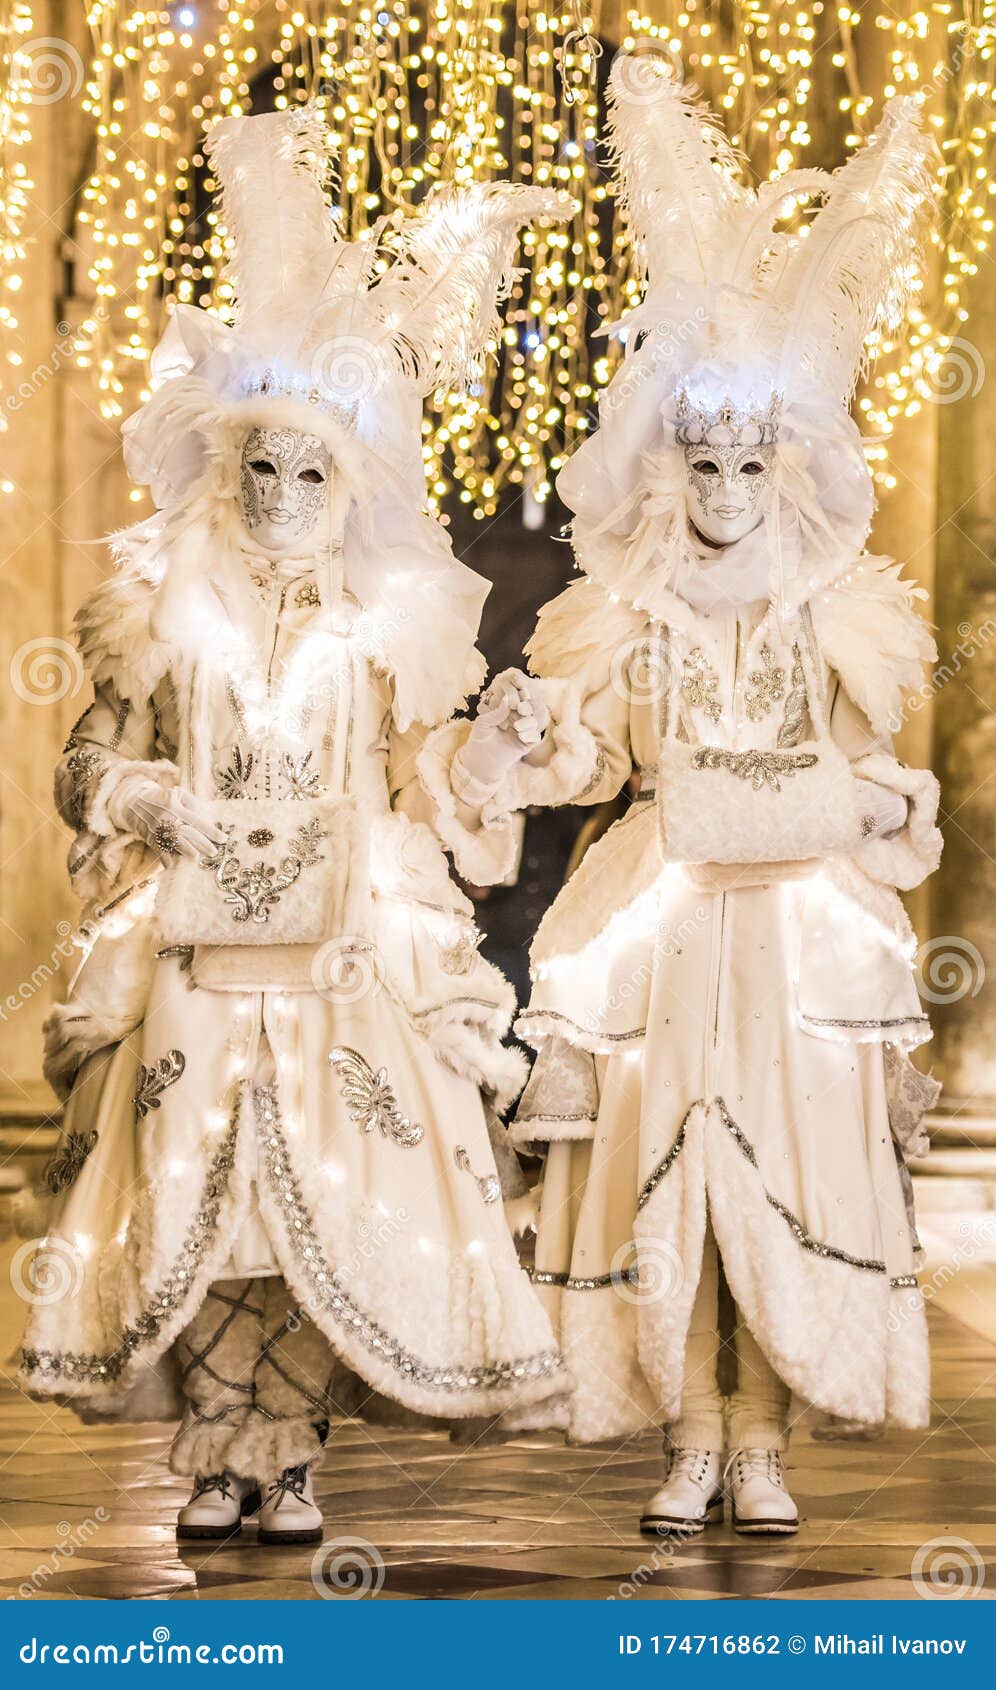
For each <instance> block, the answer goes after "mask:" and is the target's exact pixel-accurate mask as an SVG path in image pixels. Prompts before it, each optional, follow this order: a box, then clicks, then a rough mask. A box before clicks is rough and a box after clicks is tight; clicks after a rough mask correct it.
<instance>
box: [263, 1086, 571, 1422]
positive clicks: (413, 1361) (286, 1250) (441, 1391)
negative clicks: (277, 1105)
mask: <svg viewBox="0 0 996 1690" xmlns="http://www.w3.org/2000/svg"><path fill="white" fill-rule="evenodd" d="M278 1122H279V1116H278V1115H276V1114H271V1115H270V1116H269V1118H268V1119H267V1121H266V1123H265V1136H266V1138H267V1141H268V1142H269V1143H270V1144H271V1145H276V1146H277V1147H278V1148H277V1149H276V1151H275V1155H274V1159H273V1161H272V1162H270V1163H269V1164H268V1167H267V1177H266V1178H264V1179H263V1180H262V1181H261V1182H260V1184H259V1186H258V1198H259V1209H260V1214H261V1217H262V1219H263V1224H264V1226H265V1227H266V1231H267V1235H268V1236H269V1238H270V1239H271V1240H272V1244H273V1249H274V1253H275V1255H276V1257H277V1261H278V1263H279V1265H280V1271H281V1273H282V1275H283V1277H284V1280H285V1282H286V1284H287V1285H288V1286H289V1288H290V1290H291V1293H292V1295H293V1296H294V1297H296V1298H297V1300H298V1302H299V1305H300V1307H301V1308H303V1309H306V1310H307V1313H308V1315H309V1317H310V1319H311V1320H312V1322H313V1323H314V1325H315V1326H316V1327H318V1329H319V1331H321V1332H323V1333H324V1335H325V1337H326V1338H327V1339H328V1342H329V1344H330V1345H331V1347H332V1349H333V1351H334V1352H335V1354H336V1355H337V1356H339V1357H340V1358H341V1360H343V1361H344V1362H345V1363H346V1365H347V1366H348V1367H350V1368H351V1369H352V1371H353V1372H354V1373H357V1374H358V1375H359V1376H360V1378H361V1379H363V1380H364V1381H365V1382H366V1384H367V1385H369V1386H371V1387H372V1389H373V1390H375V1391H380V1392H382V1393H383V1394H384V1395H385V1396H387V1397H390V1398H392V1399H393V1400H394V1401H395V1402H399V1403H401V1404H402V1406H403V1407H405V1408H409V1409H414V1410H415V1411H417V1412H419V1413H423V1414H429V1415H433V1416H436V1417H440V1418H443V1419H452V1418H454V1417H455V1416H461V1417H465V1416H468V1415H486V1416H491V1415H494V1414H500V1413H501V1412H502V1411H503V1410H504V1409H507V1408H511V1407H513V1406H517V1405H519V1404H523V1403H530V1402H539V1401H542V1400H543V1399H544V1398H546V1397H547V1396H549V1395H551V1394H559V1393H562V1392H564V1391H566V1390H569V1389H570V1388H571V1384H572V1381H571V1379H570V1376H569V1375H568V1373H567V1372H566V1370H565V1368H564V1365H563V1361H562V1359H561V1356H560V1353H559V1351H558V1350H557V1349H555V1348H547V1349H545V1350H542V1351H538V1352H536V1353H535V1354H532V1355H526V1356H515V1357H502V1358H501V1359H498V1358H497V1357H495V1358H494V1359H491V1360H488V1361H484V1360H483V1359H481V1360H480V1361H479V1362H471V1361H467V1360H464V1361H461V1362H456V1361H454V1362H453V1363H451V1364H447V1365H440V1366H435V1365H431V1366H426V1364H424V1363H422V1362H420V1361H419V1360H418V1359H417V1358H416V1357H415V1356H414V1355H413V1354H412V1353H411V1352H410V1351H409V1350H408V1348H407V1343H406V1339H403V1338H401V1337H395V1336H394V1335H393V1334H392V1333H390V1332H389V1331H387V1330H386V1329H385V1328H384V1327H383V1326H382V1325H380V1324H379V1323H378V1321H377V1320H376V1318H375V1317H374V1316H372V1315H370V1314H369V1313H365V1312H363V1311H361V1310H360V1309H359V1307H358V1306H357V1304H356V1303H355V1301H354V1300H353V1298H352V1297H351V1296H350V1294H349V1292H348V1291H347V1289H346V1287H345V1285H343V1284H340V1282H339V1280H338V1278H337V1274H336V1270H335V1266H334V1264H332V1263H330V1262H327V1261H326V1260H325V1258H324V1255H323V1252H322V1249H321V1246H320V1244H319V1242H318V1239H317V1237H316V1235H315V1234H314V1232H313V1229H312V1228H311V1225H310V1221H309V1220H308V1218H306V1217H307V1211H306V1210H305V1209H304V1208H303V1206H301V1205H298V1208H297V1210H296V1213H295V1219H294V1222H293V1223H292V1222H291V1220H290V1219H289V1213H290V1211H289V1210H288V1209H285V1206H284V1203H283V1202H281V1200H280V1198H279V1197H278V1193H277V1190H276V1189H275V1185H276V1182H277V1180H278V1179H279V1180H280V1181H281V1182H282V1183H281V1191H282V1192H285V1191H286V1187H287V1182H288V1180H290V1182H291V1185H292V1186H293V1187H296V1183H297V1182H296V1181H295V1180H294V1177H293V1173H292V1171H290V1161H289V1147H288V1146H287V1145H286V1143H285V1142H284V1141H283V1139H282V1135H281V1134H280V1131H279V1125H278ZM302 1217H304V1218H302ZM297 1221H300V1222H301V1224H300V1227H299V1226H298V1225H297ZM510 1248H511V1246H510ZM486 1271H487V1273H488V1275H489V1277H490V1280H491V1285H490V1290H489V1291H488V1293H487V1294H486V1302H487V1305H488V1306H489V1307H497V1308H504V1310H505V1312H506V1317H507V1318H509V1319H513V1318H514V1315H513V1311H514V1307H515V1304H516V1302H517V1301H518V1302H519V1305H520V1307H522V1306H523V1300H524V1299H523V1294H524V1293H526V1294H528V1297H529V1307H530V1310H531V1312H532V1316H533V1318H532V1320H531V1321H530V1323H529V1324H531V1325H532V1326H533V1327H535V1328H536V1329H538V1328H539V1327H540V1326H541V1325H542V1324H543V1323H542V1321H541V1320H540V1319H539V1318H538V1316H539V1311H538V1310H536V1309H533V1306H532V1292H531V1289H530V1288H529V1287H528V1281H527V1279H526V1276H525V1274H524V1273H523V1271H522V1269H521V1268H519V1266H518V1264H517V1263H514V1275H515V1291H518V1292H519V1296H518V1298H517V1297H516V1295H515V1294H514V1292H513V1281H512V1279H511V1278H510V1276H509V1275H508V1274H504V1275H503V1276H502V1278H501V1283H499V1271H498V1263H497V1262H496V1261H494V1260H491V1261H490V1262H489V1263H488V1265H487V1268H486ZM444 1277H445V1278H446V1282H447V1283H448V1277H447V1276H445V1270H444ZM520 1284H521V1289H520ZM482 1295H485V1293H484V1289H483V1287H482ZM407 1336H408V1334H407V1333H406V1338H407ZM488 1347H489V1349H490V1348H491V1344H490V1343H489V1345H488ZM420 1374H421V1375H422V1377H420ZM437 1375H438V1381H437V1377H436V1376H437Z"/></svg>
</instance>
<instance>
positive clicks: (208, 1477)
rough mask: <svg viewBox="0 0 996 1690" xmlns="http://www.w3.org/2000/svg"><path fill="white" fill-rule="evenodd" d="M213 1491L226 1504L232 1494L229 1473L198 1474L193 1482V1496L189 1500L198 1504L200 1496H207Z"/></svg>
mask: <svg viewBox="0 0 996 1690" xmlns="http://www.w3.org/2000/svg"><path fill="white" fill-rule="evenodd" d="M213 1490H216V1491H217V1492H218V1495H219V1496H221V1497H224V1499H225V1500H226V1502H227V1501H228V1499H229V1498H230V1497H231V1496H232V1494H233V1492H232V1475H231V1473H204V1474H201V1473H198V1475H197V1477H196V1479H195V1480H194V1494H193V1496H192V1497H191V1498H190V1500H191V1502H198V1501H199V1500H200V1498H201V1497H202V1496H208V1495H209V1494H210V1492H211V1491H213Z"/></svg>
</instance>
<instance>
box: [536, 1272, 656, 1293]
mask: <svg viewBox="0 0 996 1690" xmlns="http://www.w3.org/2000/svg"><path fill="white" fill-rule="evenodd" d="M526 1272H527V1274H528V1275H529V1278H530V1279H531V1280H532V1283H533V1284H534V1285H557V1286H559V1287H560V1289H561V1290H562V1291H607V1290H608V1289H609V1287H610V1286H612V1285H639V1283H640V1272H639V1268H622V1269H620V1270H619V1271H617V1272H614V1273H599V1274H596V1275H594V1276H593V1277H592V1278H591V1279H582V1278H579V1277H578V1276H577V1275H576V1274H572V1273H551V1272H549V1271H548V1270H546V1269H544V1268H527V1269H526Z"/></svg>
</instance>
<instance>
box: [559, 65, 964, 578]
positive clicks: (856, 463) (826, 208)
mask: <svg viewBox="0 0 996 1690" xmlns="http://www.w3.org/2000/svg"><path fill="white" fill-rule="evenodd" d="M609 114H610V115H609V137H610V146H611V152H612V158H613V162H614V165H615V168H616V173H617V180H618V189H619V197H620V201H621V205H622V209H623V212H624V215H625V217H626V220H627V223H628V227H629V233H630V237H631V240H632V243H633V249H634V253H635V256H636V261H637V265H638V268H639V270H640V271H641V273H642V275H643V278H644V280H645V282H646V284H647V292H646V296H645V298H644V300H643V302H642V304H641V305H640V306H639V307H637V308H636V309H635V310H634V311H633V312H631V313H630V314H629V315H628V317H627V318H626V319H625V324H624V327H625V331H626V335H627V347H628V355H627V357H626V358H625V360H624V362H623V363H622V365H621V366H620V368H619V369H618V370H617V372H616V374H615V376H614V377H613V380H612V382H611V383H610V384H609V387H608V388H607V390H606V392H605V394H604V395H603V398H602V400H601V404H600V407H599V419H600V426H599V429H598V432H597V434H595V435H593V436H592V438H591V439H590V440H589V441H586V442H585V443H584V445H582V446H581V448H580V449H579V450H578V451H577V452H576V453H575V454H574V456H573V458H572V459H571V461H570V463H569V464H568V465H567V466H566V468H565V469H564V470H563V471H562V472H561V475H560V477H559V481H558V492H559V493H560V496H561V498H562V499H563V500H564V501H565V503H566V504H567V505H568V507H569V508H570V509H572V510H573V511H574V513H575V523H574V539H575V547H576V550H577V552H578V556H579V561H580V562H581V563H582V566H583V567H584V568H586V569H587V570H588V571H589V573H592V574H596V575H598V576H600V578H602V579H603V581H604V582H605V584H606V585H608V586H611V587H612V588H613V589H614V590H621V591H622V593H623V594H624V595H626V596H631V594H630V592H629V588H630V587H632V586H633V585H634V583H633V582H632V581H630V582H629V583H627V579H626V576H627V572H630V573H631V572H632V570H633V569H634V568H641V569H642V568H644V566H645V561H646V560H645V552H644V557H643V561H642V562H636V561H634V559H633V557H632V555H631V553H632V548H631V540H632V536H633V528H634V522H635V520H636V519H637V515H638V501H639V499H640V491H641V486H642V485H643V483H644V480H645V474H646V463H647V459H648V456H652V455H657V457H658V459H659V458H660V455H661V454H664V455H665V457H666V453H667V448H668V447H669V446H671V447H673V446H674V424H675V422H676V421H677V420H678V414H679V410H680V409H682V408H686V407H687V406H689V405H691V406H692V408H697V409H699V410H701V411H702V412H706V413H708V412H709V411H710V410H711V411H713V412H718V411H719V410H720V409H721V407H722V405H723V403H724V402H725V401H727V400H729V401H730V403H731V405H732V406H733V408H734V409H735V410H736V411H738V412H740V413H746V414H749V415H757V416H765V415H767V414H768V413H769V411H770V408H771V406H772V403H773V402H774V404H775V407H776V408H777V411H778V418H779V421H778V449H777V453H776V465H777V469H776V476H777V483H778V489H779V498H778V500H776V505H777V507H778V509H777V510H776V520H780V523H781V530H782V532H783V533H784V532H785V530H786V529H787V528H793V529H794V530H795V532H796V535H797V536H798V535H799V534H800V533H801V537H802V549H803V550H804V551H806V552H807V553H808V554H809V555H810V556H811V555H812V554H813V552H814V551H815V552H816V553H818V554H822V556H823V558H824V559H825V560H826V562H827V565H828V566H829V567H830V568H831V569H832V567H833V559H834V558H836V557H837V556H838V555H845V554H849V555H850V556H852V557H853V556H854V555H856V553H857V552H860V550H861V548H862V546H863V545H864V542H865V540H866V538H867V534H868V530H869V527H870V524H871V518H872V514H873V510H874V496H873V490H872V484H871V479H870V476H869V473H868V469H867V465H866V461H865V457H864V453H863V450H862V446H861V440H860V436H859V434H858V431H857V429H856V427H855V425H854V423H853V422H852V420H851V418H850V415H849V405H850V401H851V399H852V397H853V394H854V389H855V386H856V384H857V381H858V378H859V376H860V374H861V372H862V370H863V368H864V366H865V362H866V357H867V353H866V345H867V342H868V339H869V337H870V336H871V335H872V334H873V333H874V332H875V331H884V330H894V329H896V328H897V327H898V326H899V324H900V323H901V321H902V318H903V315H904V312H905V309H906V305H907V302H908V299H909V297H910V294H911V292H912V291H913V289H914V288H915V286H916V280H917V275H918V269H919V261H920V246H921V241H922V238H923V235H924V232H925V228H926V225H927V222H928V219H929V215H930V212H931V209H932V206H933V203H934V193H935V188H934V181H933V174H932V168H931V163H932V156H933V151H934V149H933V143H932V142H931V141H930V140H929V139H928V138H927V137H926V136H925V135H924V133H923V131H922V129H921V121H920V111H919V105H918V102H917V101H916V100H915V99H913V98H907V97H904V98H894V99H893V100H891V101H890V102H889V104H888V106H887V108H886V111H885V115H884V116H883V118H882V121H881V123H880V124H879V126H878V128H877V130H876V131H875V133H874V135H873V136H872V137H871V138H870V139H869V141H868V142H867V143H866V145H865V146H864V147H863V148H861V150H860V151H859V152H858V153H856V154H855V156H854V157H853V158H851V159H849V160H848V162H847V163H846V164H845V165H843V166H842V167H841V168H840V169H839V170H837V171H835V172H834V173H833V174H829V173H827V172H825V171H822V170H799V171H792V172H789V173H787V174H786V175H783V176H781V177H779V178H778V179H777V180H776V181H772V182H766V183H764V184H762V185H761V186H760V188H758V189H757V190H756V191H755V190H754V189H753V188H751V187H749V186H748V185H747V184H746V183H745V182H744V180H743V177H742V174H741V169H740V161H739V159H738V157H737V155H736V153H735V152H734V150H733V148H732V146H731V145H730V142H729V140H728V139H727V137H726V135H725V133H724V131H723V129H722V126H721V124H720V123H719V122H718V121H717V119H716V118H715V117H714V116H713V115H712V113H711V112H710V111H709V110H708V109H707V108H706V107H705V106H704V105H703V103H702V102H701V100H700V99H699V98H698V96H697V94H696V91H695V90H694V89H693V88H691V87H689V86H688V85H686V84H684V83H683V81H682V79H681V70H680V66H679V65H678V64H677V61H676V60H675V59H674V58H673V57H670V56H665V55H664V54H663V53H662V51H661V49H660V44H659V43H643V44H640V45H639V46H638V48H637V50H635V51H634V52H632V53H620V54H619V55H618V56H617V58H616V61H615V63H614V65H613V67H612V71H611V74H610V78H609ZM807 200H808V201H814V200H816V201H820V202H822V203H821V205H820V208H819V210H818V211H817V212H816V214H815V216H813V217H812V218H811V219H810V220H809V222H808V226H807V227H806V228H805V230H804V231H802V230H794V231H793V232H787V231H785V230H783V229H779V227H778V225H779V223H780V222H784V220H785V218H786V216H787V215H788V214H789V213H791V212H792V211H793V210H794V209H795V207H796V206H799V205H801V204H802V203H803V202H804V201H807ZM616 327H617V328H618V327H619V325H616ZM665 479H666V476H665ZM666 502H667V501H666V499H665V500H664V501H663V503H666ZM661 503H662V500H661V498H660V497H658V506H660V505H661ZM676 520H677V518H676ZM682 526H683V525H682ZM593 535H594V536H596V537H595V538H594V539H592V536H593ZM627 554H630V555H629V557H628V561H627ZM802 588H803V584H802V583H801V582H800V584H799V589H800V590H802Z"/></svg>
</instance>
